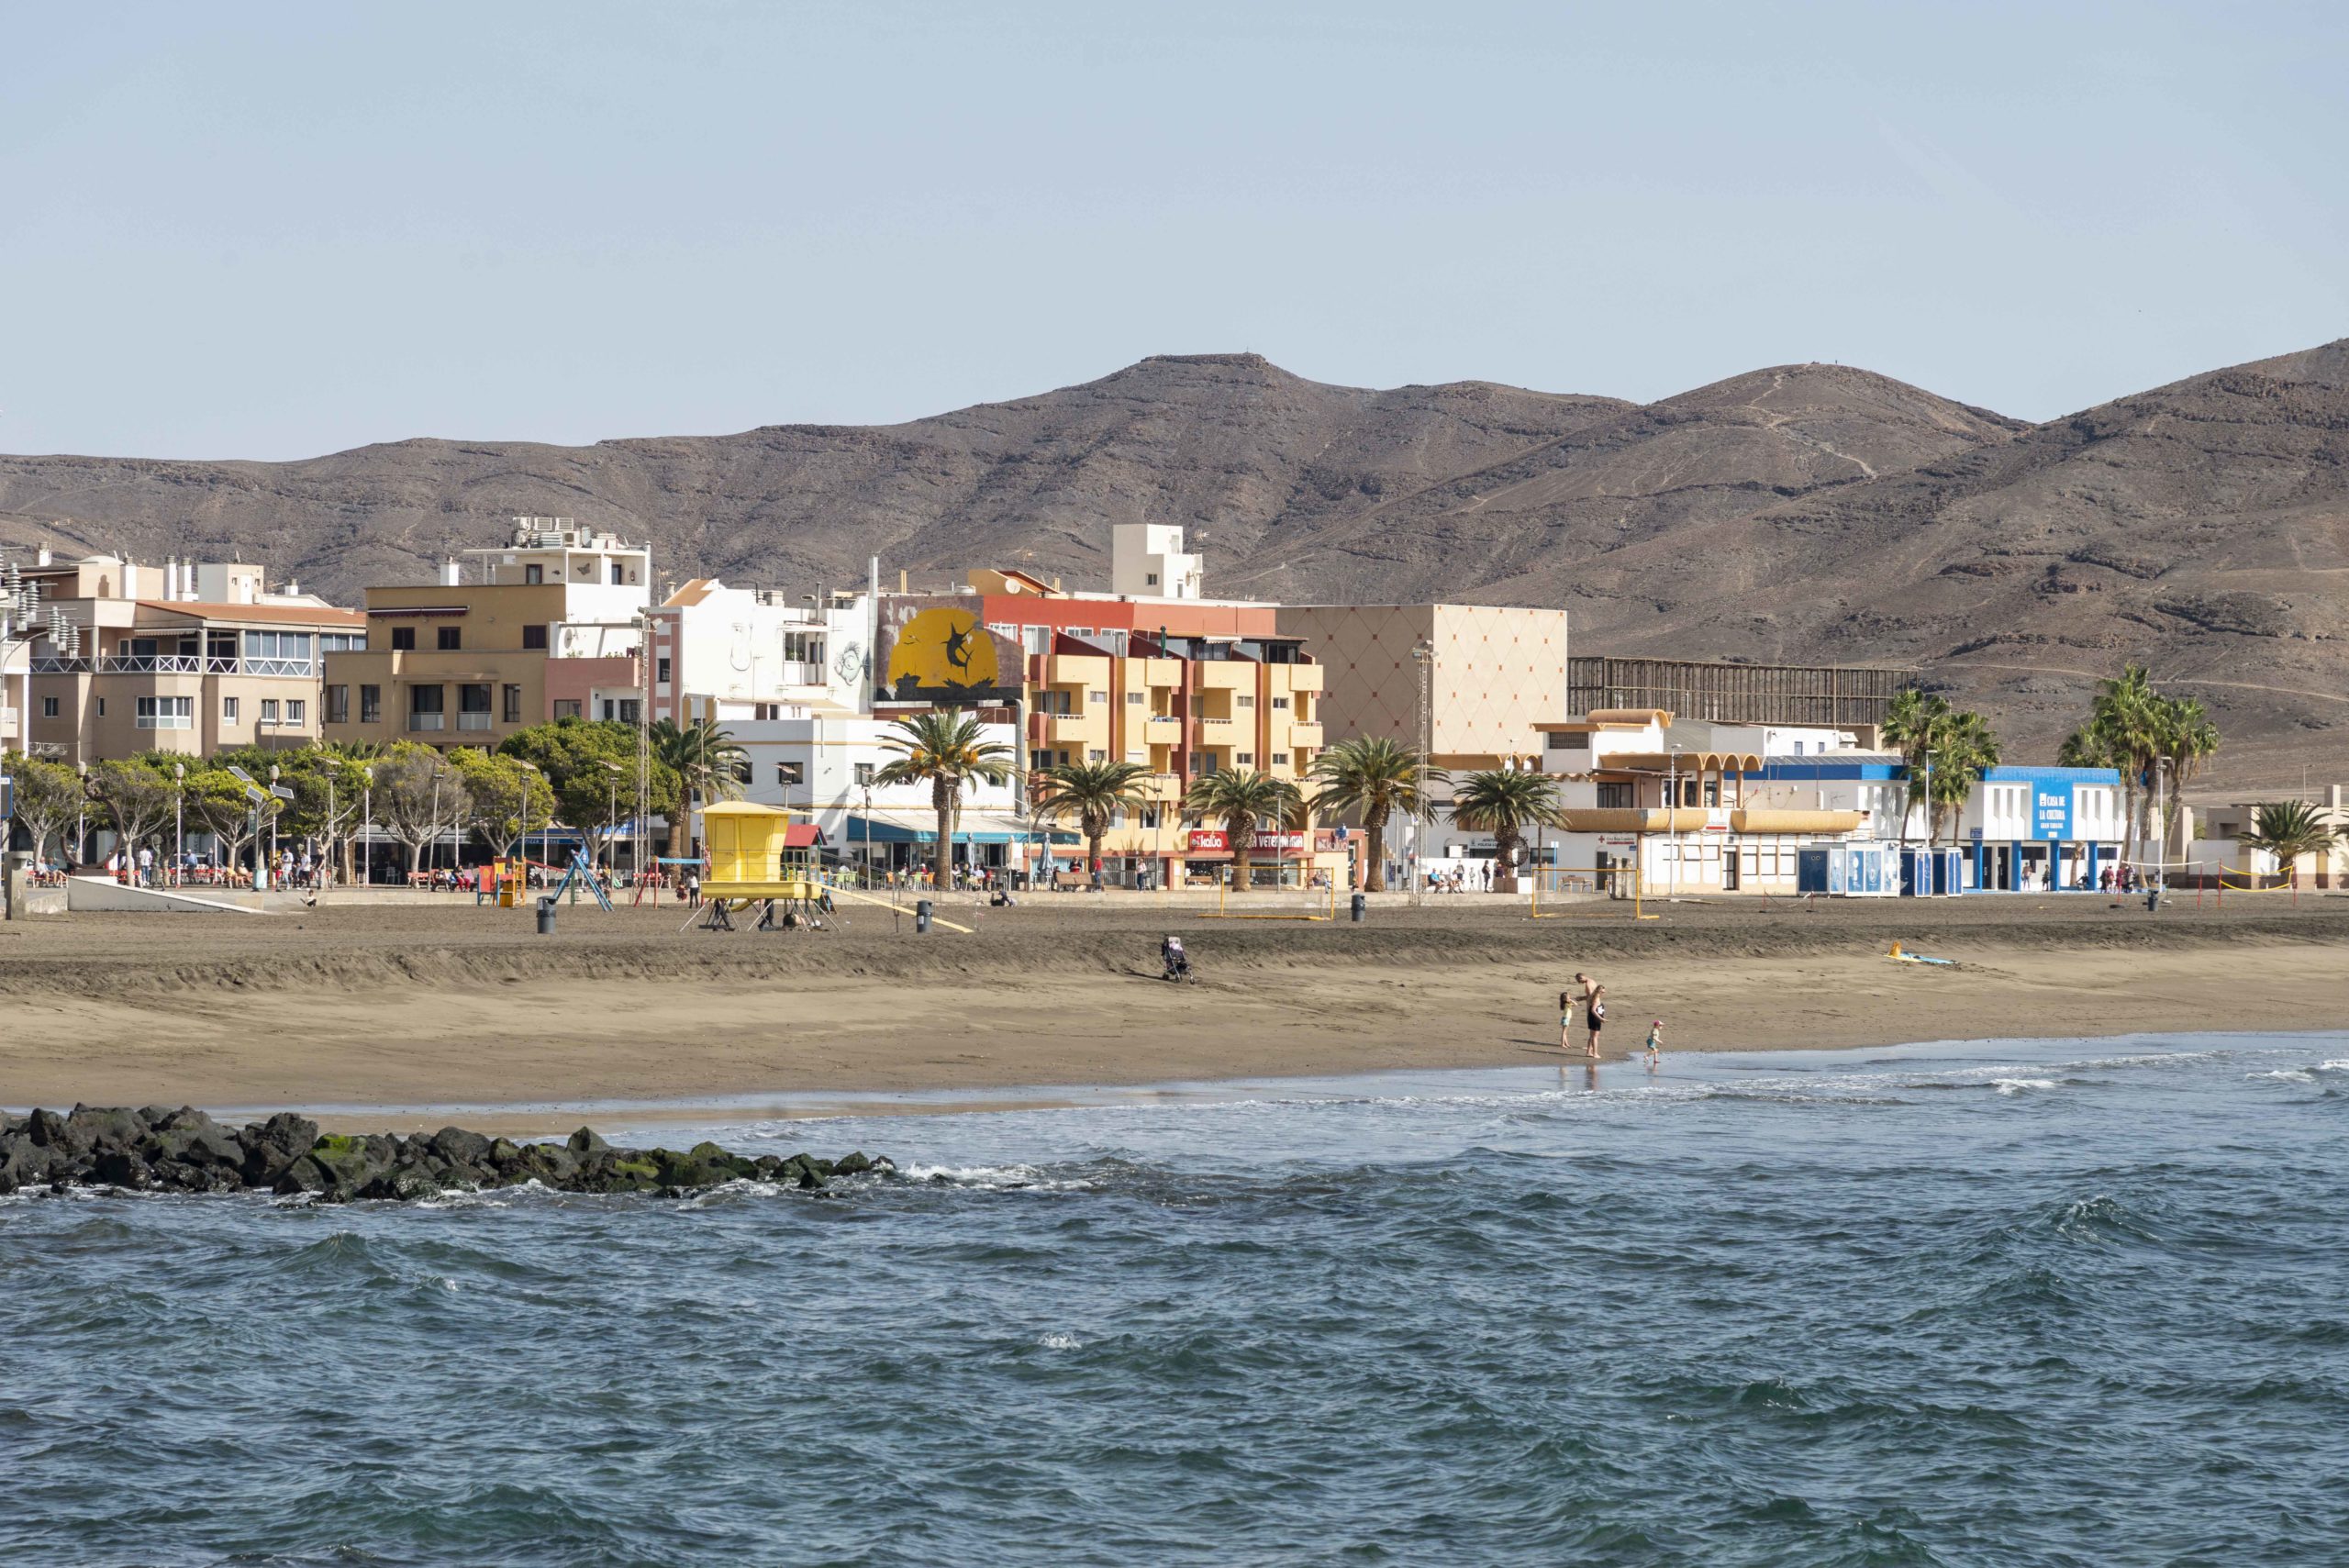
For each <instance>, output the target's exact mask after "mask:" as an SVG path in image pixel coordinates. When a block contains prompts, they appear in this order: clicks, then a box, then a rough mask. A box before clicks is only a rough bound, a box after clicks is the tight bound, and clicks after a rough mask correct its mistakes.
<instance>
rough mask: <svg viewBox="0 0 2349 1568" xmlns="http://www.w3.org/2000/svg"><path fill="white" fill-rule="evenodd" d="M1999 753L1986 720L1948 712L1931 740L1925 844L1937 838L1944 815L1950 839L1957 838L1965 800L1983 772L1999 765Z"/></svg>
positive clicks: (1995, 736)
mask: <svg viewBox="0 0 2349 1568" xmlns="http://www.w3.org/2000/svg"><path fill="white" fill-rule="evenodd" d="M1999 755H2000V751H1999V746H1998V732H1997V731H1996V730H1994V729H1992V728H1990V721H1989V720H1988V719H1987V718H1985V717H1982V716H1981V715H1980V714H1978V713H1975V712H1972V711H1970V710H1966V709H1958V710H1954V711H1953V712H1951V713H1950V714H1949V716H1948V717H1947V718H1946V719H1945V720H1944V721H1943V724H1942V726H1941V730H1940V734H1939V736H1938V737H1937V738H1936V739H1935V740H1934V743H1933V750H1932V768H1931V769H1930V770H1929V771H1930V772H1931V773H1932V790H1931V792H1930V793H1931V795H1932V799H1931V800H1930V801H1929V802H1928V803H1927V804H1928V805H1929V806H1931V808H1932V823H1931V825H1930V826H1929V828H1928V829H1927V831H1926V834H1925V841H1926V844H1927V846H1928V847H1930V846H1931V845H1932V841H1933V840H1935V839H1937V838H1938V837H1940V834H1941V824H1942V821H1943V817H1947V819H1948V821H1949V825H1950V828H1949V836H1950V842H1952V843H1953V844H1954V843H1955V842H1956V841H1957V829H1958V825H1959V824H1960V823H1962V822H1963V821H1964V820H1965V803H1966V801H1967V799H1968V798H1970V797H1971V796H1972V795H1973V794H1974V786H1975V785H1976V784H1978V783H1980V782H1981V779H1982V775H1983V774H1984V773H1988V772H1989V771H1990V770H1991V769H1992V768H1995V767H1997V766H1998V759H1999Z"/></svg>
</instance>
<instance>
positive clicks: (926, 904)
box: [914, 898, 932, 931]
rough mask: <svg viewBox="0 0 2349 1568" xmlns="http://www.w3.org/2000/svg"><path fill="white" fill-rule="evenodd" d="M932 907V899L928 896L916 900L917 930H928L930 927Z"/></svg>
mask: <svg viewBox="0 0 2349 1568" xmlns="http://www.w3.org/2000/svg"><path fill="white" fill-rule="evenodd" d="M931 907H932V906H931V904H930V900H929V899H927V898H917V899H915V900H914V929H915V930H916V931H927V930H929V929H930V909H931Z"/></svg>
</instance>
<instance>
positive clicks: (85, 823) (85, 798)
mask: <svg viewBox="0 0 2349 1568" xmlns="http://www.w3.org/2000/svg"><path fill="white" fill-rule="evenodd" d="M73 773H74V776H75V777H77V778H79V779H80V780H81V781H82V798H81V799H79V800H77V801H75V802H74V803H73V863H74V864H75V865H76V866H79V865H80V864H81V863H82V856H83V853H84V852H85V851H87V850H88V848H89V843H90V764H89V763H87V762H75V763H74V764H73Z"/></svg>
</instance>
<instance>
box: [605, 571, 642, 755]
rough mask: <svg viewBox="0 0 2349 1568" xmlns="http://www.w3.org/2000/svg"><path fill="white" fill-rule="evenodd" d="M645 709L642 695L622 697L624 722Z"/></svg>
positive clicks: (631, 722) (621, 718)
mask: <svg viewBox="0 0 2349 1568" xmlns="http://www.w3.org/2000/svg"><path fill="white" fill-rule="evenodd" d="M612 570H613V571H615V572H617V571H618V570H619V568H618V567H617V566H615V567H613V568H612ZM643 711H644V702H643V699H641V698H640V697H622V698H621V699H620V722H621V723H622V724H634V723H635V722H636V721H637V716H638V715H639V714H640V713H642V712H643Z"/></svg>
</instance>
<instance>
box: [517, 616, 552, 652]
mask: <svg viewBox="0 0 2349 1568" xmlns="http://www.w3.org/2000/svg"><path fill="white" fill-rule="evenodd" d="M546 645H547V628H546V623H545V622H544V621H539V622H536V623H534V624H533V625H530V626H526V627H524V628H522V646H523V647H525V648H530V649H537V650H540V651H544V650H545V648H546Z"/></svg>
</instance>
